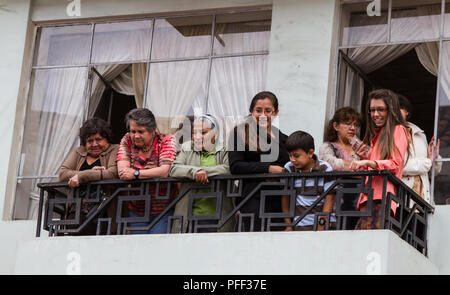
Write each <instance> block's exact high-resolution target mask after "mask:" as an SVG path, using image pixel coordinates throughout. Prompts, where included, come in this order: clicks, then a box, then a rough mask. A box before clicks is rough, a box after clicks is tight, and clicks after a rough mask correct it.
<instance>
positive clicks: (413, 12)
mask: <svg viewBox="0 0 450 295" xmlns="http://www.w3.org/2000/svg"><path fill="white" fill-rule="evenodd" d="M440 18H441V4H435V5H421V6H418V7H416V9H407V10H406V9H405V10H393V11H392V20H391V42H399V41H417V40H427V39H437V38H439V27H440Z"/></svg>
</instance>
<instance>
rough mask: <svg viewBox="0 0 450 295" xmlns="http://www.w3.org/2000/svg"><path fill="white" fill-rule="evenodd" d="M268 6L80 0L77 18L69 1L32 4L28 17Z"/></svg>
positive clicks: (221, 0) (254, 1)
mask: <svg viewBox="0 0 450 295" xmlns="http://www.w3.org/2000/svg"><path fill="white" fill-rule="evenodd" d="M271 4H272V0H207V1H205V0H165V1H148V0H130V1H123V0H95V1H88V0H80V8H81V10H80V13H81V15H80V16H79V17H76V16H75V17H68V16H67V14H66V8H67V6H68V5H69V1H61V0H34V1H33V11H32V16H31V17H32V19H33V21H37V22H41V21H55V20H70V19H82V18H98V17H111V16H126V15H139V14H155V13H173V12H183V11H196V10H197V11H198V10H210V9H223V8H242V7H249V6H250V7H251V6H261V5H271Z"/></svg>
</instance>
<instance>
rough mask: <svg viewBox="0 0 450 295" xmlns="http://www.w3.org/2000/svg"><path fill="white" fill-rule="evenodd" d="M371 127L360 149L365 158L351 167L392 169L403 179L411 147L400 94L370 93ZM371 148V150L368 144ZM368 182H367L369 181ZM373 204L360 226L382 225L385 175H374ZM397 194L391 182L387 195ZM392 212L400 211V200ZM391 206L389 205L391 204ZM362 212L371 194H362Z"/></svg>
mask: <svg viewBox="0 0 450 295" xmlns="http://www.w3.org/2000/svg"><path fill="white" fill-rule="evenodd" d="M366 110H367V115H366V122H367V129H366V132H365V136H364V140H363V141H364V144H361V145H360V146H359V147H358V148H357V153H358V154H359V156H360V157H361V158H362V160H360V161H353V162H352V163H351V164H350V169H351V170H390V171H391V172H392V174H394V175H395V176H396V177H398V178H399V179H401V178H402V173H403V167H404V164H405V163H404V161H405V154H406V152H407V151H408V150H409V145H408V133H407V131H406V122H405V120H404V119H403V117H402V115H401V112H400V104H399V100H398V97H397V95H396V94H395V93H394V92H392V91H391V90H388V89H378V90H374V91H372V92H370V93H369V99H368V101H367V108H366ZM366 144H370V150H369V151H368V152H367V148H368V147H367V145H366ZM366 185H367V181H366ZM372 188H373V203H374V204H373V207H372V216H370V217H362V218H361V219H360V220H359V221H358V224H357V225H356V229H374V228H380V224H381V211H382V209H383V208H381V200H382V197H383V196H382V193H383V178H382V177H373V178H372ZM388 192H392V193H395V187H394V185H393V184H391V183H390V182H387V187H386V195H387V193H388ZM390 205H391V206H390V208H391V213H392V214H393V213H394V212H395V210H396V203H395V202H392V203H391V204H390ZM387 206H389V204H387ZM358 208H359V210H360V211H366V209H367V195H366V194H361V195H360V197H359V201H358Z"/></svg>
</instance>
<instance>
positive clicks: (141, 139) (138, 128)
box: [130, 120, 155, 148]
mask: <svg viewBox="0 0 450 295" xmlns="http://www.w3.org/2000/svg"><path fill="white" fill-rule="evenodd" d="M154 133H155V132H149V131H148V130H147V128H145V126H142V125H138V124H136V122H135V121H133V120H131V121H130V136H131V140H132V141H133V143H134V145H135V146H136V147H138V148H147V147H149V146H150V145H151V144H152V140H153V137H154Z"/></svg>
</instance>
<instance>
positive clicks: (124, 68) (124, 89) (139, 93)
mask: <svg viewBox="0 0 450 295" xmlns="http://www.w3.org/2000/svg"><path fill="white" fill-rule="evenodd" d="M96 69H97V71H98V72H99V73H100V74H101V75H102V77H103V78H104V79H105V80H106V81H108V82H110V85H111V86H112V88H113V89H114V90H115V91H117V92H119V93H122V94H125V95H134V97H135V101H136V106H137V107H142V99H143V95H144V87H145V74H146V64H145V63H139V64H113V65H108V66H99V67H97V68H96ZM105 89H106V85H105V84H104V83H103V81H101V79H100V78H99V77H98V75H97V74H94V79H93V81H92V91H91V93H92V94H91V98H90V102H89V113H88V117H89V118H90V117H92V116H94V114H95V111H96V110H97V107H98V105H99V103H100V100H101V98H102V95H103V92H104V91H105Z"/></svg>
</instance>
